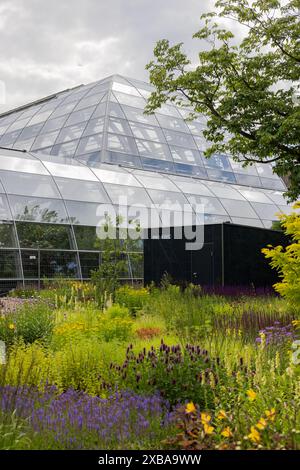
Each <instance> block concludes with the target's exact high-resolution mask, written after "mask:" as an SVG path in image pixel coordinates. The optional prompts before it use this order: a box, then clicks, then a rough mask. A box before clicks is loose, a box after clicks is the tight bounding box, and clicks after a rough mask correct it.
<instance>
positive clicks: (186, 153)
mask: <svg viewBox="0 0 300 470" xmlns="http://www.w3.org/2000/svg"><path fill="white" fill-rule="evenodd" d="M170 149H171V152H172V156H173V158H174V161H175V162H183V163H189V164H194V165H195V164H196V165H201V166H202V165H203V163H202V159H201V156H200V153H199V152H198V151H197V150H192V149H185V148H183V147H172V146H170Z"/></svg>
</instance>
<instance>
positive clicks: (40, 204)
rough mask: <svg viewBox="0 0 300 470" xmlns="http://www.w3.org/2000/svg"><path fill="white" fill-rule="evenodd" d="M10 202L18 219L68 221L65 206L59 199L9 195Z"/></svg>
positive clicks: (48, 221)
mask: <svg viewBox="0 0 300 470" xmlns="http://www.w3.org/2000/svg"><path fill="white" fill-rule="evenodd" d="M9 202H10V206H11V209H12V212H13V216H14V218H15V219H16V220H24V221H25V220H28V221H32V222H34V221H35V222H47V223H64V222H66V221H67V214H66V211H65V207H64V205H63V202H62V201H61V200H59V199H42V198H33V197H31V198H28V197H22V196H9Z"/></svg>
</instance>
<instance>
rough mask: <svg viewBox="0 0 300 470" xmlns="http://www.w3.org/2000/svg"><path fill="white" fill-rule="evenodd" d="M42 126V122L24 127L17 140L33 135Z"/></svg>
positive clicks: (29, 137)
mask: <svg viewBox="0 0 300 470" xmlns="http://www.w3.org/2000/svg"><path fill="white" fill-rule="evenodd" d="M42 127H43V124H36V125H35V126H28V127H25V128H24V129H23V131H22V133H21V134H20V135H19V137H18V139H19V140H27V139H31V138H32V137H35V136H36V135H37V134H38V133H39V132H40V130H41V128H42Z"/></svg>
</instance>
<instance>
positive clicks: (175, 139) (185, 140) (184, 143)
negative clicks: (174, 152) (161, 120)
mask: <svg viewBox="0 0 300 470" xmlns="http://www.w3.org/2000/svg"><path fill="white" fill-rule="evenodd" d="M164 133H165V136H166V139H167V141H168V142H169V143H170V144H171V145H178V146H179V147H186V148H191V149H196V148H197V147H196V144H195V141H194V139H193V137H192V136H191V135H190V134H184V133H183V132H175V131H171V130H169V129H164Z"/></svg>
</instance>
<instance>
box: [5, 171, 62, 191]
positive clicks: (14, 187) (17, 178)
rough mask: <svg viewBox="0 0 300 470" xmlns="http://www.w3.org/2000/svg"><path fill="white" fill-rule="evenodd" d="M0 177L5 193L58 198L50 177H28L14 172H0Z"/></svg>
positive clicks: (28, 175)
mask: <svg viewBox="0 0 300 470" xmlns="http://www.w3.org/2000/svg"><path fill="white" fill-rule="evenodd" d="M0 176H1V178H2V179H3V182H4V185H5V189H6V192H7V193H10V194H22V195H28V196H38V197H50V198H60V195H59V192H58V190H57V188H56V186H55V184H54V182H53V180H52V178H51V176H44V175H30V174H28V173H18V172H16V171H0Z"/></svg>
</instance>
